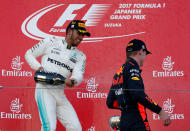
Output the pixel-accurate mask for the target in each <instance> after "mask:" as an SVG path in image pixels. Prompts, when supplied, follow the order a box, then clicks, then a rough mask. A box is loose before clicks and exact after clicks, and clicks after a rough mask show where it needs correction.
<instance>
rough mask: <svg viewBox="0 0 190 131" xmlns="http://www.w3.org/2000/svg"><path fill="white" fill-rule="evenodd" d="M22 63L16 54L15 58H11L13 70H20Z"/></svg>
mask: <svg viewBox="0 0 190 131" xmlns="http://www.w3.org/2000/svg"><path fill="white" fill-rule="evenodd" d="M23 64H24V62H21V60H20V56H16V57H15V58H13V59H12V63H11V67H12V69H14V70H21V69H22V65H23Z"/></svg>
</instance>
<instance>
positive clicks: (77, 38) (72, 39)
mask: <svg viewBox="0 0 190 131" xmlns="http://www.w3.org/2000/svg"><path fill="white" fill-rule="evenodd" d="M83 37H84V34H81V33H79V31H77V30H76V29H72V30H71V29H69V30H68V32H67V35H66V40H67V43H68V44H69V45H71V46H74V47H77V46H78V45H79V44H80V43H81V41H82V40H83Z"/></svg>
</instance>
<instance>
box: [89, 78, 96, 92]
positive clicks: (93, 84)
mask: <svg viewBox="0 0 190 131" xmlns="http://www.w3.org/2000/svg"><path fill="white" fill-rule="evenodd" d="M97 87H98V84H96V79H95V78H94V77H91V78H90V79H89V80H88V81H87V85H86V89H87V90H88V91H91V92H96V89H97Z"/></svg>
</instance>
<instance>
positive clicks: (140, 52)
mask: <svg viewBox="0 0 190 131" xmlns="http://www.w3.org/2000/svg"><path fill="white" fill-rule="evenodd" d="M126 53H127V60H126V63H125V64H123V65H122V66H121V67H120V69H119V70H118V71H117V73H116V74H115V75H114V78H113V83H112V86H111V89H110V92H109V95H108V98H107V106H108V107H109V108H112V109H120V110H121V111H122V112H121V120H120V131H150V126H149V123H148V120H147V113H146V108H148V109H150V110H151V111H153V112H155V113H157V114H159V116H160V118H161V120H162V121H163V124H164V125H165V126H168V125H169V124H170V123H171V120H170V118H169V116H168V114H167V113H166V112H165V111H164V110H162V108H161V107H160V106H159V105H158V104H157V103H156V102H154V101H153V100H152V99H151V98H150V97H149V96H148V95H147V94H146V93H145V92H144V84H143V79H142V77H141V70H140V67H141V66H143V63H144V60H145V58H146V55H148V54H151V52H149V51H148V50H147V48H146V45H145V43H144V42H143V41H141V40H138V39H134V40H132V41H130V42H129V43H128V45H127V48H126Z"/></svg>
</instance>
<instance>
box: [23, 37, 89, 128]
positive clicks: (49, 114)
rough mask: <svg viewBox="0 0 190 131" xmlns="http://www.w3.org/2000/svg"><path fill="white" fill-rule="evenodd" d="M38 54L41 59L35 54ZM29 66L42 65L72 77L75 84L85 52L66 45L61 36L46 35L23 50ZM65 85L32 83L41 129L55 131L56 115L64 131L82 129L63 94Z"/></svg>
mask: <svg viewBox="0 0 190 131" xmlns="http://www.w3.org/2000/svg"><path fill="white" fill-rule="evenodd" d="M39 56H42V58H41V63H39V62H38V61H37V60H36V58H37V57H39ZM25 59H26V61H27V63H28V64H29V65H30V67H31V68H32V69H34V70H37V69H38V68H39V67H41V66H42V67H43V68H44V70H45V71H47V72H55V73H59V74H61V75H63V76H64V77H66V78H68V77H69V76H70V75H71V74H72V75H71V77H70V78H73V79H75V80H76V81H77V84H76V85H75V86H77V85H79V84H80V83H81V81H82V79H83V74H84V71H85V62H86V56H85V54H84V53H82V52H81V51H79V50H78V49H77V48H76V47H69V46H68V44H67V43H66V41H65V40H64V39H62V38H56V37H52V38H46V39H44V40H42V41H40V42H39V43H38V44H36V45H34V46H33V47H32V48H31V49H29V50H28V51H27V52H26V54H25ZM64 87H65V85H64V84H63V85H60V86H52V85H46V84H39V83H37V84H36V90H35V99H36V103H37V105H38V110H39V114H40V120H41V123H42V128H41V130H42V131H55V130H56V123H57V118H58V120H59V121H60V122H61V124H62V125H63V126H64V127H65V128H66V130H67V131H82V127H81V124H80V122H79V119H78V116H77V114H76V112H75V110H74V108H73V106H72V105H71V104H70V102H69V101H68V100H67V98H66V96H65V94H64Z"/></svg>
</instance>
